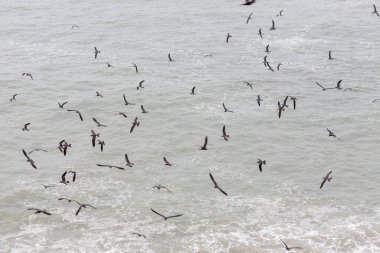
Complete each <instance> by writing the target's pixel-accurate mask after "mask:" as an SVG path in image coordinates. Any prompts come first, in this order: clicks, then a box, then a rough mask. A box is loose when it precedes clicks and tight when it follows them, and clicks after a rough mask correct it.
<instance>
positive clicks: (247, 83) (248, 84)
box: [244, 82, 253, 89]
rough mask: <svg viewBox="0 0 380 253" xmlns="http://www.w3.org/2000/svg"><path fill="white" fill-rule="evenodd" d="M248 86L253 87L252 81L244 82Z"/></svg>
mask: <svg viewBox="0 0 380 253" xmlns="http://www.w3.org/2000/svg"><path fill="white" fill-rule="evenodd" d="M244 83H245V84H246V85H247V86H249V87H251V89H253V87H252V84H251V83H250V82H244Z"/></svg>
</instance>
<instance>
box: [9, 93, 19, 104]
mask: <svg viewBox="0 0 380 253" xmlns="http://www.w3.org/2000/svg"><path fill="white" fill-rule="evenodd" d="M17 95H18V94H13V95H12V97H11V99H10V101H11V102H12V101H13V100H16V96H17Z"/></svg>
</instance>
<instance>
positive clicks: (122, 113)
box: [115, 112, 128, 118]
mask: <svg viewBox="0 0 380 253" xmlns="http://www.w3.org/2000/svg"><path fill="white" fill-rule="evenodd" d="M115 115H121V116H123V117H124V118H128V116H127V114H125V113H124V112H119V113H116V114H115Z"/></svg>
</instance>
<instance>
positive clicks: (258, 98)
mask: <svg viewBox="0 0 380 253" xmlns="http://www.w3.org/2000/svg"><path fill="white" fill-rule="evenodd" d="M256 101H257V104H258V105H259V107H260V105H261V101H263V100H262V99H261V97H260V95H257V99H256Z"/></svg>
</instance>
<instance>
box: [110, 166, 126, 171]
mask: <svg viewBox="0 0 380 253" xmlns="http://www.w3.org/2000/svg"><path fill="white" fill-rule="evenodd" d="M111 168H116V169H119V170H125V169H124V168H123V167H119V166H113V165H112V166H111Z"/></svg>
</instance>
